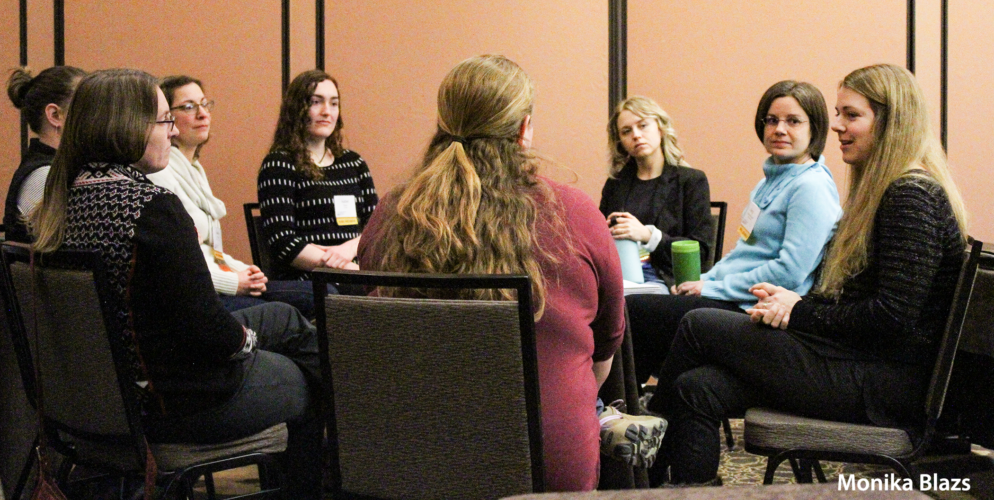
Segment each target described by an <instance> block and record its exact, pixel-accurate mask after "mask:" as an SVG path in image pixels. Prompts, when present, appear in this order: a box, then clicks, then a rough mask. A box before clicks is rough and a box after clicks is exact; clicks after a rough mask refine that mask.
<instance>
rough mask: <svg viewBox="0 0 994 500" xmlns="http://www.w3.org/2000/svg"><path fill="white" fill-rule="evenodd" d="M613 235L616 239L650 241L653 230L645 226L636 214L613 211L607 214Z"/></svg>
mask: <svg viewBox="0 0 994 500" xmlns="http://www.w3.org/2000/svg"><path fill="white" fill-rule="evenodd" d="M607 224H608V226H609V229H610V230H611V237H612V238H614V239H616V240H632V241H637V242H641V243H648V242H649V238H651V237H652V231H649V228H647V227H645V225H643V224H642V223H641V222H639V220H638V219H636V218H635V216H634V215H632V214H630V213H628V212H612V213H611V215H608V216H607Z"/></svg>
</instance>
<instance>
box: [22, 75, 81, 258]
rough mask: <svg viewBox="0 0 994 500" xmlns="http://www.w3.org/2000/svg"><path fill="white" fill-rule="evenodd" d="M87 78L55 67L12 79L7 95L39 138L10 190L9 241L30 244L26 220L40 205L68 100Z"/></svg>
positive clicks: (26, 157)
mask: <svg viewBox="0 0 994 500" xmlns="http://www.w3.org/2000/svg"><path fill="white" fill-rule="evenodd" d="M85 74H86V72H84V71H83V70H81V69H79V68H74V67H72V66H53V67H51V68H48V69H46V70H44V71H42V72H41V73H38V76H35V77H32V76H31V70H29V69H27V68H18V69H15V70H14V71H13V72H12V73H11V75H10V80H8V82H7V95H8V96H9V97H10V101H11V102H12V103H14V107H15V108H17V109H19V110H21V115H22V116H23V117H24V120H25V121H26V122H27V123H28V127H30V128H31V132H33V133H34V134H35V135H36V137H34V138H33V139H31V142H30V144H29V145H28V149H27V151H25V152H24V156H23V157H22V158H21V164H20V166H18V167H17V170H16V171H15V172H14V177H13V178H11V180H10V188H8V190H7V203H6V207H5V210H4V216H3V224H4V227H5V229H6V230H7V233H6V238H7V239H8V240H11V241H19V242H21V243H28V242H30V237H29V236H28V229H27V226H25V224H24V218H25V216H27V214H28V212H30V211H31V210H32V209H33V208H34V207H35V205H37V204H38V202H40V201H41V197H42V193H43V192H44V191H45V179H46V178H47V177H48V171H49V170H50V169H51V166H52V158H54V157H55V150H56V149H57V148H58V147H59V140H60V139H61V138H62V127H63V125H64V124H65V121H66V111H68V109H69V100H70V99H71V98H72V93H73V90H75V89H76V84H77V83H79V79H80V78H82V77H83V76H84V75H85Z"/></svg>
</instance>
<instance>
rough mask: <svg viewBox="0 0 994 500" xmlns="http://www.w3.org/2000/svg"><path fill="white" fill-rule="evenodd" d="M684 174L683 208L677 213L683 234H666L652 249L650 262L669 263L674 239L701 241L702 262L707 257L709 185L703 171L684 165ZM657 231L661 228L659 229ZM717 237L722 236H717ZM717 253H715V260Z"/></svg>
mask: <svg viewBox="0 0 994 500" xmlns="http://www.w3.org/2000/svg"><path fill="white" fill-rule="evenodd" d="M681 170H685V171H686V172H687V173H688V175H687V180H686V182H684V183H683V185H682V186H681V188H682V189H683V207H682V211H681V213H680V216H681V217H682V218H683V229H684V231H683V234H666V233H665V232H663V239H662V240H660V241H659V245H658V246H656V249H655V250H653V252H652V261H653V262H670V260H671V257H670V249H671V247H672V245H673V242H674V241H681V240H695V241H697V242H698V243H700V244H701V261H702V262H703V260H704V259H705V258H707V255H708V251H709V249H710V248H711V187H710V185H708V178H707V175H705V174H704V172H702V171H700V170H697V169H691V168H683V167H681ZM659 229H660V231H662V230H663V228H659ZM719 237H721V236H720V235H719ZM719 258H720V256H715V260H716V261H717V260H718V259H719Z"/></svg>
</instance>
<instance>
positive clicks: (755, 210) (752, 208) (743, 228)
mask: <svg viewBox="0 0 994 500" xmlns="http://www.w3.org/2000/svg"><path fill="white" fill-rule="evenodd" d="M760 212H761V210H760V209H759V205H757V204H756V203H754V202H751V201H750V202H749V206H748V207H746V209H745V213H744V214H742V223H741V224H739V230H738V232H739V236H741V237H742V239H743V240H746V241H748V240H749V235H751V234H752V228H753V227H755V226H756V219H759V213H760Z"/></svg>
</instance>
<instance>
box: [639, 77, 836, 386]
mask: <svg viewBox="0 0 994 500" xmlns="http://www.w3.org/2000/svg"><path fill="white" fill-rule="evenodd" d="M755 126H756V135H757V136H758V137H759V139H760V141H762V143H763V146H764V147H765V148H766V151H767V152H768V153H769V154H770V156H769V157H768V158H767V159H766V162H765V163H764V164H763V173H764V174H765V177H764V178H763V179H762V180H760V181H759V183H758V184H757V185H756V187H755V188H754V189H753V190H752V193H751V194H750V195H749V205H748V206H747V208H746V210H745V212H744V213H743V218H742V223H741V224H740V226H739V235H740V239H739V241H738V244H736V246H735V248H734V249H733V250H732V251H731V252H730V253H729V254H728V255H727V256H725V258H723V259H721V260H720V261H719V262H718V263H717V264H715V266H714V267H713V268H711V270H710V271H708V272H707V273H705V274H704V275H702V276H701V280H700V281H693V282H685V283H682V284H680V285H677V286H674V287H672V289H671V290H670V291H671V292H672V295H630V296H629V297H628V311H629V316H630V319H631V322H632V333H633V341H634V348H635V367H636V372H637V376H638V377H639V380H641V381H644V380H647V379H649V378H650V375H652V374H653V373H654V372H655V370H656V369H657V368H658V366H659V363H660V362H662V360H663V358H665V357H666V353H667V351H668V349H669V346H670V343H671V342H672V341H673V336H674V335H675V334H676V329H677V326H678V325H679V323H680V319H682V318H683V315H684V314H686V313H687V312H688V311H691V310H693V309H699V308H705V307H710V308H719V309H726V310H729V311H739V312H742V311H743V310H744V309H746V308H748V307H750V306H752V305H753V304H755V303H756V298H755V296H753V294H752V293H751V292H750V291H749V287H751V286H752V285H754V284H756V283H762V282H768V283H774V284H776V285H779V286H782V287H784V288H787V289H789V290H793V291H795V292H797V293H799V294H804V293H807V291H808V290H810V289H811V285H812V284H813V283H814V279H815V269H816V268H817V267H818V264H819V263H820V262H821V259H822V256H823V255H824V248H825V243H826V242H828V240H829V239H830V238H831V237H832V232H833V229H834V227H835V223H836V221H837V220H838V219H839V216H840V215H841V213H842V209H841V207H840V206H839V192H838V189H837V188H836V186H835V181H834V180H833V179H832V173H831V172H830V171H829V170H828V167H826V166H825V158H824V156H822V155H821V153H822V151H823V150H824V149H825V139H826V137H827V136H828V111H827V107H826V106H825V98H824V97H823V96H822V94H821V92H820V91H819V90H818V89H817V88H816V87H815V86H814V85H811V84H810V83H805V82H795V81H790V80H787V81H782V82H778V83H776V84H774V85H773V86H772V87H770V88H769V89H768V90H767V91H766V93H765V94H763V97H762V99H760V101H759V106H758V108H757V110H756V123H755ZM651 383H653V381H652V380H650V384H651Z"/></svg>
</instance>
